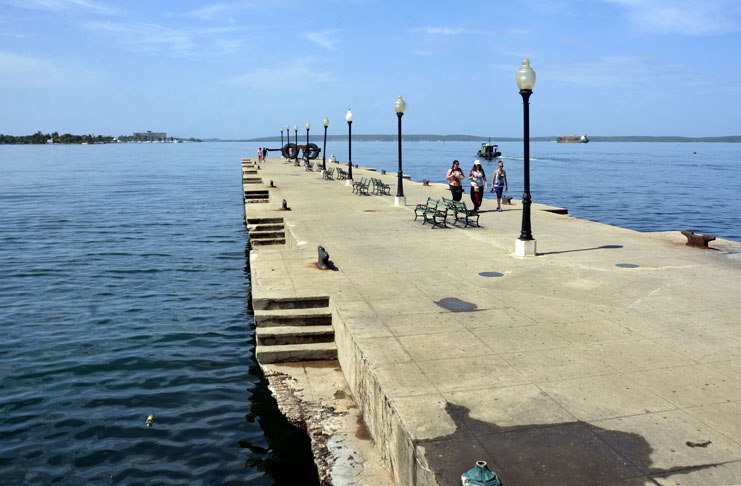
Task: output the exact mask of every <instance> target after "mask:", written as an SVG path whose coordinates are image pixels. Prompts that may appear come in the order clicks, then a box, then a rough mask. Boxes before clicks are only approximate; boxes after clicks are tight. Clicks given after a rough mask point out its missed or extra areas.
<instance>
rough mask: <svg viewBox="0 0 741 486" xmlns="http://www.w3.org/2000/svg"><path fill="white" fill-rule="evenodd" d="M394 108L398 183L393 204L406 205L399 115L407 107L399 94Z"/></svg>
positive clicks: (401, 114) (402, 114)
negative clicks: (397, 147) (397, 127)
mask: <svg viewBox="0 0 741 486" xmlns="http://www.w3.org/2000/svg"><path fill="white" fill-rule="evenodd" d="M394 109H395V110H396V116H397V118H399V172H398V173H397V179H398V183H397V184H396V197H395V198H394V206H406V203H407V200H406V198H405V197H404V185H403V183H402V181H403V179H404V172H403V171H402V168H401V117H402V116H404V110H406V109H407V104H406V103H405V102H404V98H402V97H401V95H399V97H398V98H396V102H395V103H394Z"/></svg>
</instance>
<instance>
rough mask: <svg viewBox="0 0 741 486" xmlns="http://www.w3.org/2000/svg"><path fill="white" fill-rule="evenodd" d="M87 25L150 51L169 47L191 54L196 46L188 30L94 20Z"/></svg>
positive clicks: (90, 28) (91, 28)
mask: <svg viewBox="0 0 741 486" xmlns="http://www.w3.org/2000/svg"><path fill="white" fill-rule="evenodd" d="M85 27H86V28H87V29H89V30H92V31H95V32H99V33H103V34H108V35H112V36H114V37H117V38H118V39H119V40H121V41H123V42H124V43H127V44H130V45H135V46H137V47H139V48H141V49H143V50H145V51H148V52H159V51H161V50H162V49H168V50H171V51H175V52H177V53H181V54H189V53H190V52H191V51H192V50H193V49H195V47H196V44H195V42H194V41H193V39H192V36H191V34H189V33H188V32H185V31H179V30H174V29H168V28H166V27H162V26H159V25H155V24H144V23H134V24H128V23H121V22H99V21H94V22H88V23H86V24H85Z"/></svg>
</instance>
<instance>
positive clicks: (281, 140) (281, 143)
mask: <svg viewBox="0 0 741 486" xmlns="http://www.w3.org/2000/svg"><path fill="white" fill-rule="evenodd" d="M280 148H283V127H280Z"/></svg>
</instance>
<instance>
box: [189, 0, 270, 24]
mask: <svg viewBox="0 0 741 486" xmlns="http://www.w3.org/2000/svg"><path fill="white" fill-rule="evenodd" d="M263 5H267V6H273V5H274V4H273V3H271V2H270V0H242V1H232V2H216V3H211V4H208V5H204V6H202V7H199V8H196V9H193V10H189V11H187V12H185V16H186V17H194V18H197V19H201V20H224V18H225V17H228V16H230V15H232V14H235V13H237V12H240V11H243V10H249V9H254V8H259V7H262V6H263Z"/></svg>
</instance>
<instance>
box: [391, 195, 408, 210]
mask: <svg viewBox="0 0 741 486" xmlns="http://www.w3.org/2000/svg"><path fill="white" fill-rule="evenodd" d="M406 205H407V198H406V197H405V196H394V206H401V207H404V206H406Z"/></svg>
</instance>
